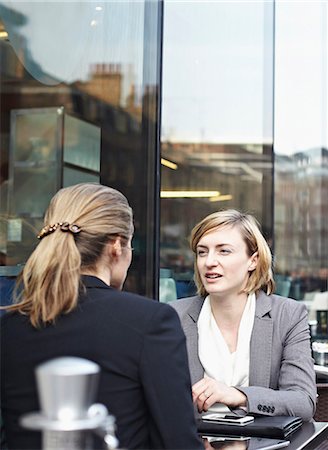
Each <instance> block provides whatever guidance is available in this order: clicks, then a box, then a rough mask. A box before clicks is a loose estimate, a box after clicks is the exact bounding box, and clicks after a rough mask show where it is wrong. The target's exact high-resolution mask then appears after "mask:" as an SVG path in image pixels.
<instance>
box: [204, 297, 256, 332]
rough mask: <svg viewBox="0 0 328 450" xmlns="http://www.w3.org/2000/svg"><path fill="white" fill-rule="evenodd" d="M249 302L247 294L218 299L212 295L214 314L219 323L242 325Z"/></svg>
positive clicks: (211, 301)
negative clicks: (242, 318) (241, 321)
mask: <svg viewBox="0 0 328 450" xmlns="http://www.w3.org/2000/svg"><path fill="white" fill-rule="evenodd" d="M246 302H247V294H246V293H242V294H237V295H234V296H227V297H224V298H223V297H217V296H215V295H210V303H211V309H212V314H213V316H214V317H215V320H216V321H217V323H218V324H219V323H222V325H223V324H230V325H231V324H235V325H236V324H238V326H239V323H240V320H241V317H242V315H243V312H244V309H245V306H246Z"/></svg>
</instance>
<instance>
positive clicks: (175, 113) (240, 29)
mask: <svg viewBox="0 0 328 450" xmlns="http://www.w3.org/2000/svg"><path fill="white" fill-rule="evenodd" d="M0 4H2V5H5V6H7V7H9V8H12V9H14V10H17V11H20V12H21V13H23V14H25V15H26V17H27V21H26V23H25V24H23V25H21V26H19V27H13V29H12V30H9V32H10V36H11V38H12V43H13V45H14V47H15V48H16V49H17V48H19V45H20V44H21V41H20V39H21V36H23V37H24V38H25V39H26V45H27V46H28V49H29V51H30V54H31V58H32V59H33V60H34V61H35V62H36V63H37V64H38V65H39V66H40V67H41V68H42V70H43V71H45V72H46V73H47V74H49V75H51V76H52V77H53V82H54V83H56V82H57V81H59V82H60V81H65V82H68V83H70V82H73V81H76V80H87V79H88V78H89V77H90V68H91V66H92V64H99V63H107V64H109V63H113V64H117V63H119V64H121V65H122V70H123V72H124V78H123V86H122V88H123V93H122V104H124V99H125V98H126V96H127V95H128V92H129V87H130V86H131V85H132V84H134V85H135V86H136V88H137V91H138V86H141V85H142V77H143V67H142V61H143V55H142V49H143V45H142V44H141V43H142V40H143V32H142V30H143V27H144V23H143V20H144V1H141V0H140V1H139V0H135V1H108V0H107V1H105V2H104V1H102V2H98V1H93V2H89V1H62V2H49V1H43V2H40V1H23V2H19V1H16V0H6V1H2V2H0ZM273 5H274V2H272V1H270V0H269V1H264V0H263V1H247V0H243V1H219V0H217V1H206V0H202V1H197V0H193V1H192V0H189V1H187V0H185V1H182V0H181V1H179V0H165V1H164V43H163V103H162V140H163V141H166V140H170V141H182V142H213V143H224V142H225V143H229V142H235V143H236V142H237V143H238V142H248V143H263V142H264V143H270V142H272V140H273V133H274V141H275V150H276V152H277V153H283V154H292V153H295V152H296V151H302V150H304V149H308V148H313V147H328V136H327V134H328V131H327V130H328V114H327V104H328V88H327V85H328V80H327V59H328V57H327V52H328V37H327V36H328V32H327V23H328V6H327V1H326V0H323V1H302V2H295V1H286V0H277V1H276V2H275V61H273V17H274V8H273ZM122 14H124V18H125V21H127V22H129V23H130V26H128V27H124V29H121V28H120V17H121V15H122ZM77 17H78V20H77V19H76V18H77ZM15 39H17V42H15ZM123 49H124V50H123ZM127 49H128V51H127ZM273 62H274V66H273ZM273 67H274V68H275V74H274V75H275V76H274V90H273ZM273 95H274V103H273ZM273 106H274V108H273ZM273 110H274V131H273V120H272V111H273Z"/></svg>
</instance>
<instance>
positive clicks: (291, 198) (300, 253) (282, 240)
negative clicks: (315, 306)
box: [275, 148, 328, 296]
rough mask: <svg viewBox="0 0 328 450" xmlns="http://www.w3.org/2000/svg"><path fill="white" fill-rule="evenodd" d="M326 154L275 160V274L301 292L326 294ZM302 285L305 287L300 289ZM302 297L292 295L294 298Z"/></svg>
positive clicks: (321, 151) (301, 154)
mask: <svg viewBox="0 0 328 450" xmlns="http://www.w3.org/2000/svg"><path fill="white" fill-rule="evenodd" d="M327 192H328V151H327V149H325V148H316V149H308V150H305V151H303V152H297V153H295V154H293V155H291V156H280V155H276V158H275V226H276V239H275V255H276V270H277V272H278V273H281V274H283V275H286V276H290V277H291V278H292V279H293V280H295V281H296V282H297V281H298V282H299V284H300V289H301V291H302V292H306V291H314V290H325V285H326V280H327V275H328V221H327V217H328V196H327ZM304 284H305V286H303V285H304ZM297 295H300V296H301V295H302V294H301V293H298V292H295V296H297Z"/></svg>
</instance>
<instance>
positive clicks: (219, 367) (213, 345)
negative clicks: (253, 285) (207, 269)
mask: <svg viewBox="0 0 328 450" xmlns="http://www.w3.org/2000/svg"><path fill="white" fill-rule="evenodd" d="M255 303H256V296H255V294H250V295H249V296H248V297H247V302H246V305H245V309H244V312H243V315H242V318H241V321H240V325H239V330H238V340H237V348H236V351H235V352H234V353H230V350H229V348H228V345H227V343H226V341H225V340H224V338H223V336H222V334H221V331H220V328H219V327H218V326H217V324H216V321H215V318H214V316H213V314H212V309H211V303H210V298H209V296H207V297H206V299H205V301H204V304H203V307H202V309H201V312H200V315H199V318H198V322H197V327H198V354H199V359H200V362H201V364H202V366H203V367H204V377H210V378H214V379H215V380H218V381H222V382H223V383H225V384H226V385H228V386H248V385H249V353H250V341H251V334H252V330H253V324H254V317H255ZM228 411H230V410H229V408H228V407H226V406H225V405H223V404H222V403H216V404H215V405H213V406H212V407H211V408H210V409H209V412H228Z"/></svg>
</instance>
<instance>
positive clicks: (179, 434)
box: [140, 304, 204, 449]
mask: <svg viewBox="0 0 328 450" xmlns="http://www.w3.org/2000/svg"><path fill="white" fill-rule="evenodd" d="M160 306H161V307H160V308H158V309H156V312H155V314H154V315H153V316H152V318H151V320H150V323H149V327H148V330H147V332H146V334H145V337H144V343H143V349H142V352H141V361H140V371H141V373H140V378H141V380H142V384H143V389H144V393H145V397H146V401H147V403H148V405H149V409H150V415H151V417H152V419H151V420H152V422H153V424H152V425H153V427H152V432H151V434H152V436H151V439H152V443H151V444H152V447H151V448H162V449H164V448H165V449H204V447H203V445H202V443H201V441H200V439H199V437H198V435H197V428H196V423H195V418H194V412H193V403H192V394H191V382H190V375H189V369H188V359H187V351H186V344H185V336H184V333H183V331H182V328H181V325H180V322H179V318H178V316H177V313H176V312H175V311H174V310H173V309H172V308H171V307H169V306H168V305H164V304H161V305H160Z"/></svg>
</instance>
